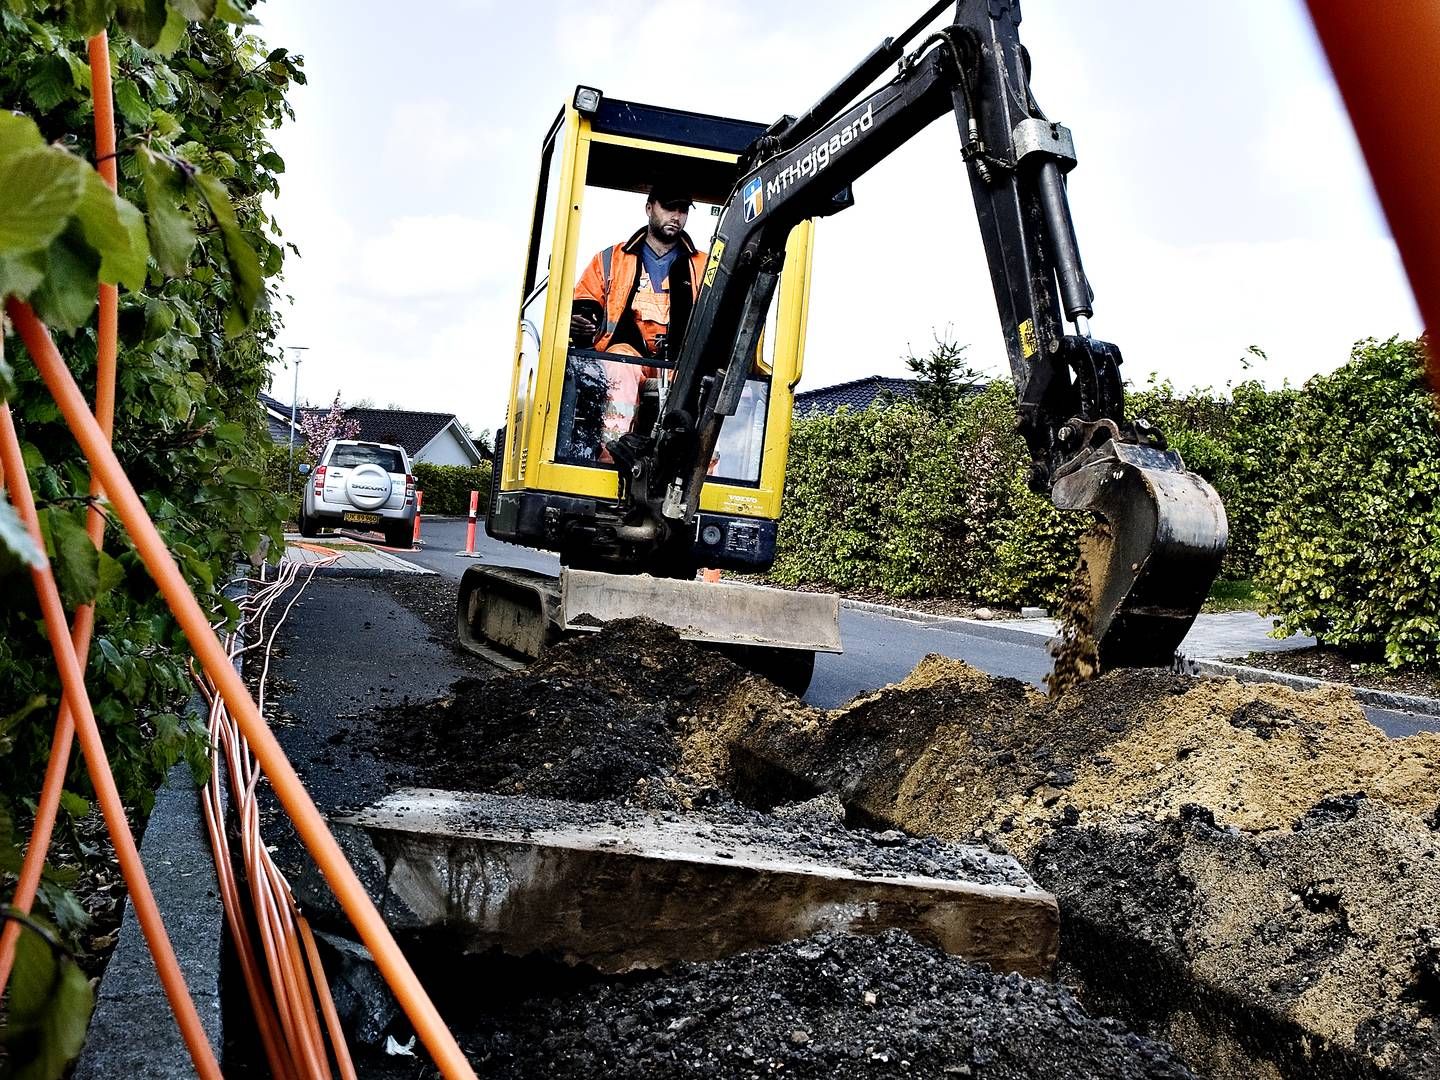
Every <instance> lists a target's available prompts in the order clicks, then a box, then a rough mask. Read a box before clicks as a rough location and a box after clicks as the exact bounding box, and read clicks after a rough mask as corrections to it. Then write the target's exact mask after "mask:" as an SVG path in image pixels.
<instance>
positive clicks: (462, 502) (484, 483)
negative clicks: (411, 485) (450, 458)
mask: <svg viewBox="0 0 1440 1080" xmlns="http://www.w3.org/2000/svg"><path fill="white" fill-rule="evenodd" d="M412 468H414V470H415V486H416V487H417V488H419V489H420V490H421V491H423V492H425V505H424V506H423V507H422V510H423V511H424V512H425V513H427V514H468V513H470V492H472V491H478V492H480V513H481V514H484V512H485V506H486V505H487V504H486V499H487V498H488V493H489V491H490V463H489V462H488V461H482V462H481V463H480V464H479V465H476V466H473V467H471V466H469V465H431V464H429V463H428V462H424V461H417V462H415V464H414V465H413V466H412Z"/></svg>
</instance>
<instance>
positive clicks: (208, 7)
mask: <svg viewBox="0 0 1440 1080" xmlns="http://www.w3.org/2000/svg"><path fill="white" fill-rule="evenodd" d="M170 6H171V7H172V8H173V9H174V10H175V11H177V12H178V13H179V14H181V15H183V16H184V17H185V18H187V19H190V20H191V21H192V22H204V21H205V20H207V19H211V18H214V16H215V0H170Z"/></svg>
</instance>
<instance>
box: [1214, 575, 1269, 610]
mask: <svg viewBox="0 0 1440 1080" xmlns="http://www.w3.org/2000/svg"><path fill="white" fill-rule="evenodd" d="M1259 603H1260V596H1259V594H1258V593H1257V592H1256V590H1255V582H1254V580H1253V579H1251V578H1240V579H1237V580H1233V581H1227V580H1225V579H1223V578H1222V579H1220V580H1218V581H1216V582H1215V584H1214V585H1212V586H1211V587H1210V595H1209V596H1208V597H1206V598H1205V606H1204V607H1202V608H1201V609H1200V610H1201V611H1203V612H1206V613H1209V614H1213V613H1215V612H1219V611H1254V610H1255V609H1256V607H1258V606H1259Z"/></svg>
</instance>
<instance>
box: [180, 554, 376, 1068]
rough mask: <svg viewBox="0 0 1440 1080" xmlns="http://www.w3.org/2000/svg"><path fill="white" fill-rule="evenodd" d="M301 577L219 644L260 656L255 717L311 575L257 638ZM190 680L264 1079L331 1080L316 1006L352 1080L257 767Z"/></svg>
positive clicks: (247, 607)
mask: <svg viewBox="0 0 1440 1080" xmlns="http://www.w3.org/2000/svg"><path fill="white" fill-rule="evenodd" d="M327 554H328V560H327V561H328V562H334V561H335V560H336V559H338V558H339V556H338V554H337V553H335V552H328V553H327ZM316 565H317V566H318V565H321V564H316ZM299 573H300V570H299V567H298V566H296V565H295V564H294V563H289V562H287V563H284V564H282V566H281V567H280V569H279V572H278V574H277V577H276V580H275V581H274V582H273V583H270V584H266V585H264V586H263V587H262V588H259V589H256V590H254V591H252V592H251V593H250V594H249V596H247V597H245V598H244V600H242V601H241V603H240V609H241V612H242V615H243V620H242V631H243V632H244V634H245V636H246V637H247V638H250V639H252V640H251V644H250V645H247V646H244V647H243V648H242V647H239V646H238V644H237V639H236V638H234V637H231V638H228V639H226V640H225V644H226V647H227V651H228V652H229V654H230V656H231V657H232V658H233V657H236V656H239V655H241V654H243V653H245V652H249V651H250V650H252V649H255V648H257V647H258V648H261V649H262V650H263V651H264V656H265V663H264V666H263V667H262V669H261V673H260V678H259V681H258V686H259V689H258V691H257V705H259V706H261V707H262V711H263V704H264V700H265V682H266V679H267V677H268V674H269V666H270V653H271V649H272V647H273V645H274V641H275V635H276V633H278V631H279V629H280V626H281V624H282V623H284V621H285V619H286V618H287V617H288V615H289V613H290V611H291V609H292V608H293V607H294V606H295V604H296V602H298V600H299V599H300V596H301V595H302V594H303V593H304V589H305V587H306V586H308V584H309V582H310V581H311V580H313V578H314V573H315V568H314V567H312V568H311V570H310V573H309V575H308V576H307V578H306V581H305V585H302V586H301V588H300V589H299V590H297V591H296V593H295V596H294V598H293V599H292V600H291V601H290V602H289V603H288V604H287V605H286V606H285V608H284V610H283V611H282V612H281V614H280V617H279V619H277V620H276V623H275V629H274V630H272V631H271V633H270V636H269V637H268V638H267V637H266V635H265V619H266V617H267V616H268V614H269V612H270V609H271V608H272V607H273V606H274V605H275V604H276V603H278V601H279V599H280V598H281V597H282V596H283V595H284V594H285V592H286V591H287V590H288V589H289V587H290V586H291V585H293V584H294V583H295V582H296V580H297V579H298V578H299ZM191 677H192V678H193V679H194V680H195V683H196V685H197V687H199V690H200V692H201V694H202V695H204V696H205V697H206V698H207V699H208V700H209V701H210V703H211V709H210V743H211V749H212V754H213V756H214V760H215V761H216V763H217V764H216V771H215V772H214V773H213V774H212V777H211V780H210V782H209V783H208V784H207V785H206V787H205V791H204V800H205V808H206V822H207V824H208V825H209V826H210V831H211V841H212V844H213V845H214V847H215V858H216V868H217V871H218V873H219V876H220V881H221V896H222V899H223V901H224V904H225V916H226V919H227V922H228V923H229V925H230V927H231V930H232V933H234V935H235V936H236V938H237V951H238V952H239V953H240V961H241V965H242V970H243V972H244V974H245V979H246V989H247V992H248V993H249V994H250V997H251V1002H252V1005H253V1006H254V1008H255V1012H256V1015H257V1018H259V1019H260V1020H261V1024H260V1031H261V1038H262V1040H263V1042H264V1046H265V1052H266V1057H267V1060H268V1061H269V1062H270V1069H271V1073H272V1074H273V1075H276V1076H298V1077H304V1078H306V1080H310V1078H316V1080H320V1078H328V1077H329V1062H328V1059H327V1058H326V1056H325V1039H324V1035H323V1034H322V1032H321V1030H320V1026H319V1022H318V1021H317V1019H316V1016H315V1006H316V1003H317V1002H318V1005H319V1009H320V1012H321V1013H322V1015H323V1017H324V1021H325V1028H326V1032H327V1033H328V1035H329V1040H330V1047H331V1050H332V1051H333V1053H334V1057H335V1062H336V1065H337V1067H338V1069H339V1071H340V1075H341V1077H342V1078H343V1080H356V1076H355V1068H354V1065H353V1063H352V1061H351V1059H350V1054H349V1049H348V1047H347V1046H346V1044H345V1036H344V1033H343V1031H342V1030H341V1026H340V1018H339V1015H338V1014H337V1013H336V1011H335V1003H334V1001H333V1000H332V999H331V997H330V988H329V984H328V982H327V981H326V978H325V971H324V967H323V965H322V963H321V961H320V953H319V949H318V948H317V947H316V945H315V940H314V936H313V934H311V932H310V927H309V924H308V923H307V922H306V920H305V918H304V916H303V915H301V914H300V910H299V907H298V906H297V905H296V903H295V899H294V896H293V894H292V893H291V892H290V887H289V885H288V883H287V882H286V881H285V877H284V875H283V874H281V873H280V871H279V868H278V867H276V866H275V864H274V862H273V860H272V859H271V858H270V853H269V850H268V849H267V847H266V845H265V843H264V840H263V839H262V837H261V835H260V828H259V806H258V802H257V800H256V799H255V790H256V784H257V782H258V780H259V770H258V769H257V768H256V766H255V759H254V757H253V755H252V754H251V753H250V749H249V746H248V745H246V743H245V739H244V736H243V735H241V734H240V732H239V730H238V729H237V728H236V727H235V724H234V722H233V720H232V719H231V717H230V715H229V713H228V712H227V711H226V709H225V702H224V700H223V699H221V698H220V697H218V696H217V695H216V694H215V690H214V686H213V684H212V683H211V682H210V681H209V680H208V679H205V678H202V677H201V676H200V675H199V674H198V673H197V672H195V670H194V667H193V665H192V667H191ZM221 761H223V762H225V764H226V765H227V766H228V776H229V780H230V790H231V792H232V794H233V800H232V801H233V803H234V805H235V808H236V814H237V817H239V819H240V835H241V847H242V852H243V856H244V859H243V865H244V868H245V874H246V883H247V885H248V886H249V887H250V891H251V895H252V898H254V899H255V901H256V902H255V906H254V907H253V908H252V909H251V912H250V913H247V912H246V910H245V908H244V907H243V906H242V905H241V903H240V901H239V897H240V890H239V888H238V886H237V885H236V884H235V874H234V860H233V858H232V855H231V852H230V847H229V842H228V837H227V836H226V835H225V833H224V830H223V829H218V830H217V828H216V823H217V822H218V821H220V820H222V814H223V807H222V802H221V796H220V793H219V783H218V781H219V776H220V773H219V763H220V762H221ZM252 915H253V922H254V926H255V927H256V929H257V931H258V932H259V933H260V934H261V935H262V936H263V938H264V940H265V944H266V972H267V974H268V975H269V978H270V989H271V991H272V994H267V993H266V992H265V989H264V986H263V985H262V983H261V980H260V973H259V965H258V963H257V962H256V959H255V953H254V947H253V938H252V936H251V934H250V926H251V917H252ZM282 945H283V947H281V946H282ZM277 964H278V965H279V966H278V967H277V966H276V965H277ZM312 991H313V997H312V996H311V994H312ZM272 995H273V996H272Z"/></svg>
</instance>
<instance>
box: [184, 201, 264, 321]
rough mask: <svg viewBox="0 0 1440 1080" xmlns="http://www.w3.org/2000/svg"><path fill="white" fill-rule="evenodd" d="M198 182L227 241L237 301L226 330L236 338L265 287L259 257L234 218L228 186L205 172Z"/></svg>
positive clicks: (249, 317)
mask: <svg viewBox="0 0 1440 1080" xmlns="http://www.w3.org/2000/svg"><path fill="white" fill-rule="evenodd" d="M195 183H196V186H198V187H199V189H200V194H201V195H203V196H204V197H205V202H206V204H207V205H209V207H210V212H211V213H212V214H214V215H215V223H216V224H217V225H219V226H220V235H221V236H222V237H223V238H224V240H225V256H226V259H227V261H228V262H229V263H230V279H231V281H230V283H231V288H232V291H233V292H234V296H235V299H234V303H232V304H231V306H230V308H229V309H228V310H227V311H226V312H225V333H226V335H227V336H229V337H234V336H235V335H236V334H238V333H240V332H241V331H242V330H244V329H245V327H246V326H248V325H249V324H250V320H251V318H253V317H254V315H255V308H256V307H257V306H258V305H259V303H260V296H261V294H262V292H263V291H264V287H265V279H264V275H263V274H261V272H260V259H259V258H258V257H257V256H256V254H255V249H254V248H252V247H251V246H250V244H249V241H247V240H246V239H245V236H244V234H243V233H242V232H241V231H240V226H239V224H238V223H237V222H236V220H235V207H234V206H233V205H232V204H231V202H230V195H229V194H228V193H227V192H226V190H225V185H224V184H222V183H221V182H220V181H219V180H218V179H216V178H215V177H213V176H209V175H207V174H205V173H200V174H198V175H197V176H196V177H195Z"/></svg>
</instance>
